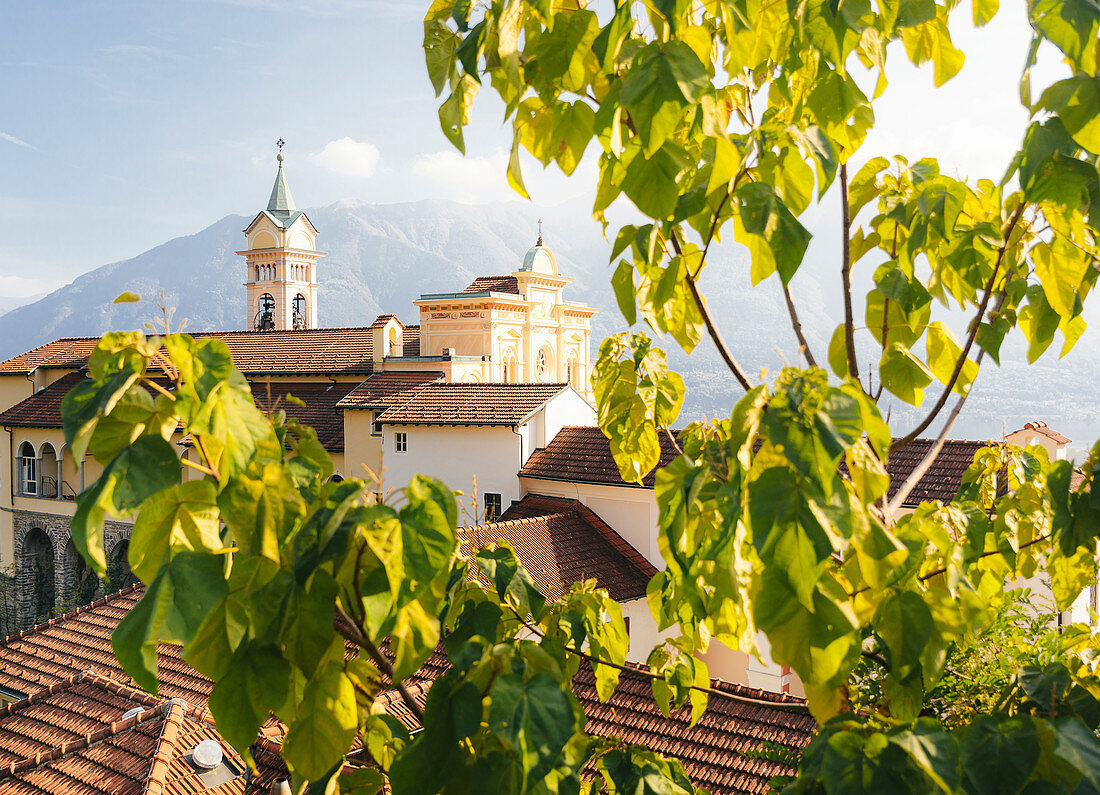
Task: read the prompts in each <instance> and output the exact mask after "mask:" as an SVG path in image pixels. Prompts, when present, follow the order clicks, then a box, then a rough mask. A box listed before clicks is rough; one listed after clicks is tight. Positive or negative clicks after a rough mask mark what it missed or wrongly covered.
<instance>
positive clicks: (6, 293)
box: [0, 275, 65, 298]
mask: <svg viewBox="0 0 1100 795" xmlns="http://www.w3.org/2000/svg"><path fill="white" fill-rule="evenodd" d="M63 284H65V282H63V281H60V280H58V279H28V278H27V277H25V276H3V275H0V298H30V297H31V296H35V295H41V294H42V293H48V292H50V291H51V290H56V289H57V288H58V287H61V286H62V285H63Z"/></svg>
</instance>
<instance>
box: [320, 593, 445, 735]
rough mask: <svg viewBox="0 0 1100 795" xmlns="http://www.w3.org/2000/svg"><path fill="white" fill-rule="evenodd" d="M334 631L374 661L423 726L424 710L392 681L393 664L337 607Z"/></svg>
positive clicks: (401, 686) (399, 685) (403, 686)
mask: <svg viewBox="0 0 1100 795" xmlns="http://www.w3.org/2000/svg"><path fill="white" fill-rule="evenodd" d="M336 619H337V620H336V631H337V632H338V633H340V635H341V636H342V637H344V638H346V639H347V640H350V641H351V642H352V643H354V644H355V645H356V646H358V647H359V648H360V649H362V650H363V651H365V652H366V653H367V654H368V655H369V656H370V658H371V660H373V661H374V664H375V665H376V666H378V670H379V671H381V672H382V673H383V674H385V675H386V676H387V677H389V680H390V684H391V685H393V687H394V688H396V690H397V692H398V694H400V696H401V700H402V701H404V702H405V706H406V707H408V708H409V711H410V712H412V714H413V715H414V716H415V717H416V719H417V720H418V721H420V725H421V726H423V725H424V710H422V709H421V708H420V705H419V704H417V703H416V699H415V698H413V695H412V693H410V692H409V690H408V688H406V687H405V685H404V684H403V683H401V682H398V681H397V680H396V679H394V676H393V663H391V662H390V660H389V658H388V657H386V655H384V654H383V653H382V652H381V651H380V650H379V649H378V647H377V646H375V645H374V642H373V641H372V640H371V639H370V638H368V637H367V636H366V635H364V634H363V632H362V631H361V630H360V629H359V625H358V624H356V623H355V622H354V621H353V620H352V619H351V616H349V615H348V614H347V613H345V612H344V610H343V608H341V607H340V606H339V605H337V606H336Z"/></svg>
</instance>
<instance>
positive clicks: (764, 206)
mask: <svg viewBox="0 0 1100 795" xmlns="http://www.w3.org/2000/svg"><path fill="white" fill-rule="evenodd" d="M736 197H737V205H738V214H737V216H735V223H734V234H735V236H736V238H737V240H738V242H740V243H744V244H745V245H746V246H748V247H749V251H751V252H752V281H753V284H758V283H759V282H761V281H763V280H764V279H766V278H767V277H768V276H770V275H771V274H772V273H774V272H775V271H777V270H778V271H779V278H780V279H781V280H782V281H783V284H788V283H789V282H790V280H791V278H792V277H793V276H794V274H795V272H796V271H797V270H798V266H799V265H800V264H801V263H802V258H803V257H804V256H805V254H806V247H807V246H808V245H809V243H810V237H811V235H810V232H809V231H808V230H807V229H806V227H804V226H803V225H802V224H801V223H799V221H798V219H797V218H795V217H794V215H793V214H792V213H791V211H790V210H789V209H787V206H786V205H785V204H784V203H783V201H782V200H781V199H780V198H779V197H778V196H776V194H775V191H774V190H773V189H772V188H771V186H769V185H765V184H763V183H760V182H749V183H747V184H745V185H742V186H741V187H740V188H738V189H737V194H736Z"/></svg>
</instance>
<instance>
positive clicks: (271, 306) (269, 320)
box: [255, 293, 275, 331]
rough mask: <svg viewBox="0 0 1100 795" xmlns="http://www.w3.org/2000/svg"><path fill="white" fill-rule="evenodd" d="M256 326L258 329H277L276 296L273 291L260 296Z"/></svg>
mask: <svg viewBox="0 0 1100 795" xmlns="http://www.w3.org/2000/svg"><path fill="white" fill-rule="evenodd" d="M255 328H256V330H257V331H274V330H275V298H274V297H273V296H272V295H271V293H264V294H263V295H261V296H260V300H259V302H258V306H257V312H256V321H255Z"/></svg>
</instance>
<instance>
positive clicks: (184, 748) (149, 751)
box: [0, 672, 247, 795]
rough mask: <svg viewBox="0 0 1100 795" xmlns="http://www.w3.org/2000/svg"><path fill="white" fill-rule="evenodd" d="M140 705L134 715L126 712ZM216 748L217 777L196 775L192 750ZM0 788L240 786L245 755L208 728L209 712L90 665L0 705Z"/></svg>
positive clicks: (118, 792) (60, 791)
mask: <svg viewBox="0 0 1100 795" xmlns="http://www.w3.org/2000/svg"><path fill="white" fill-rule="evenodd" d="M136 707H140V708H142V711H141V712H140V713H138V714H135V715H132V716H130V717H128V718H124V717H123V716H124V715H125V713H126V712H127V711H128V710H129V709H131V708H136ZM204 740H213V741H214V742H216V743H217V744H218V745H219V746H220V747H221V751H222V755H223V760H224V764H225V765H226V768H225V769H224V770H220V771H217V772H222V773H224V774H225V778H224V779H223V780H222V781H221V782H220V783H219V782H216V781H215V782H212V783H213V786H207V782H206V781H204V780H203V779H202V778H200V772H199V770H198V769H196V768H195V767H193V766H192V764H191V762H190V759H189V756H190V753H191V750H192V749H193V748H194V747H195V746H196V745H197V744H198V743H200V742H202V741H204ZM0 754H2V757H0V789H2V790H3V791H4V792H5V793H7V792H12V793H22V792H27V793H32V792H33V793H39V795H41V793H47V794H48V795H53V794H54V793H57V795H70V794H71V793H88V795H91V794H92V793H104V795H108V794H109V795H130V794H131V793H132V794H133V795H139V793H151V794H152V793H163V795H175V794H176V793H178V794H179V795H184V794H185V793H199V792H205V793H215V794H216V795H228V794H229V793H244V792H245V782H246V779H245V777H244V773H245V771H246V770H247V765H246V764H245V762H244V760H243V759H241V757H240V756H239V755H238V754H237V753H236V751H234V750H233V748H232V747H231V746H230V745H229V744H228V743H226V742H225V741H224V740H222V738H221V737H220V735H219V734H218V733H217V731H216V730H215V729H214V725H213V721H212V719H211V717H210V715H209V713H208V712H206V710H205V709H203V708H201V707H193V706H190V705H188V704H187V703H186V702H185V701H183V700H181V699H169V700H162V699H157V698H154V697H152V696H149V695H148V694H145V693H142V692H141V691H139V690H134V689H132V688H127V687H122V686H120V685H119V684H118V683H117V682H115V681H114V680H112V679H108V678H105V677H102V676H99V675H97V674H94V673H91V672H82V673H80V674H75V675H73V676H70V677H68V678H66V679H65V680H64V681H62V682H59V683H58V684H57V685H55V686H53V687H51V688H48V689H47V690H44V691H40V692H38V693H35V694H34V695H32V696H31V697H30V698H27V699H24V700H22V701H19V702H16V703H15V704H11V705H9V706H7V707H5V708H3V709H2V710H0Z"/></svg>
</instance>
